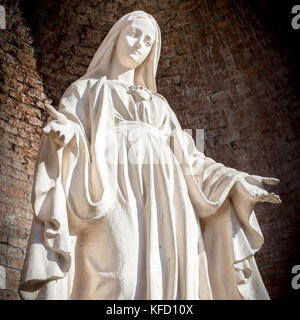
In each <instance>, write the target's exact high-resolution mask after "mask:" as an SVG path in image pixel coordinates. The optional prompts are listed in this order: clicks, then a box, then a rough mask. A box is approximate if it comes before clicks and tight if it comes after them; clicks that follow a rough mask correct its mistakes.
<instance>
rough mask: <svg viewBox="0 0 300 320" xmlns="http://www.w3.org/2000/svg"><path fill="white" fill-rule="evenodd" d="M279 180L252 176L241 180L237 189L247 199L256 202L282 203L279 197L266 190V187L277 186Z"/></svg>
mask: <svg viewBox="0 0 300 320" xmlns="http://www.w3.org/2000/svg"><path fill="white" fill-rule="evenodd" d="M278 182H279V179H276V178H268V177H261V176H256V175H250V176H247V177H245V178H244V179H240V180H239V181H238V182H237V184H236V187H237V189H238V190H239V191H240V192H241V193H243V194H244V195H245V196H246V197H248V198H250V199H251V200H253V201H254V202H271V203H281V200H280V198H279V196H278V195H276V194H275V193H273V192H268V191H267V190H265V189H264V185H276V184H277V183H278Z"/></svg>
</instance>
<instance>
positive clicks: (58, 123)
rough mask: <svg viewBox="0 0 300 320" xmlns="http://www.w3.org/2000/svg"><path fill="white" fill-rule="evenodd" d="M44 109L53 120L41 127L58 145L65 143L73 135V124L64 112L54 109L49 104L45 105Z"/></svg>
mask: <svg viewBox="0 0 300 320" xmlns="http://www.w3.org/2000/svg"><path fill="white" fill-rule="evenodd" d="M46 110H47V112H48V113H49V115H50V116H52V118H53V120H51V121H50V122H49V123H48V124H47V125H46V126H45V127H44V128H43V132H44V133H45V134H46V135H48V136H50V137H52V138H53V139H54V141H55V142H56V143H57V144H58V145H60V146H65V145H67V144H68V143H69V142H70V141H71V139H72V138H73V136H74V128H73V126H72V125H71V124H70V121H69V120H68V119H67V117H66V116H65V115H64V114H62V113H60V112H58V111H57V110H55V109H54V108H53V107H52V106H51V105H46Z"/></svg>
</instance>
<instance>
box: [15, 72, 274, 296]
mask: <svg viewBox="0 0 300 320" xmlns="http://www.w3.org/2000/svg"><path fill="white" fill-rule="evenodd" d="M139 92H140V94H139ZM139 92H138V91H136V92H134V91H133V92H131V91H130V88H128V85H127V84H125V83H122V82H119V81H115V80H107V79H106V78H102V79H89V80H81V79H79V80H78V81H76V82H75V83H73V84H72V85H71V86H70V87H69V88H68V89H67V91H66V92H65V94H64V95H63V97H62V98H61V100H60V107H59V112H61V113H63V114H64V115H65V116H66V117H67V118H68V120H69V121H70V123H71V124H72V127H73V129H74V131H75V135H74V137H73V139H72V140H71V141H70V143H68V144H67V145H65V146H64V147H58V146H57V145H56V144H55V142H54V141H53V140H52V138H51V137H49V136H46V135H43V136H42V141H41V147H40V152H39V159H38V162H37V166H36V173H35V180H34V186H33V190H32V203H33V209H34V219H33V224H32V230H31V234H30V239H29V243H28V248H27V252H26V259H25V263H24V268H23V273H22V279H21V286H20V294H21V296H22V298H24V299H268V298H269V296H268V293H267V291H266V289H265V287H264V285H263V282H262V279H261V277H260V274H259V272H258V269H257V266H256V263H255V259H254V254H255V252H257V251H258V250H259V249H260V248H261V246H262V244H263V236H262V233H261V231H260V228H259V225H258V222H257V220H256V217H255V213H254V211H253V207H254V203H253V202H251V201H250V200H249V199H247V198H246V197H245V196H243V195H242V194H240V193H239V192H238V191H237V190H236V189H235V188H234V185H235V183H236V181H237V180H238V179H242V178H245V177H246V176H247V175H248V174H247V173H244V172H239V171H237V170H235V169H232V168H228V167H225V166H224V165H222V164H220V163H216V162H215V161H214V160H212V159H211V158H208V157H206V156H205V155H204V154H203V153H201V152H200V151H198V150H197V148H196V146H195V143H194V141H193V139H192V137H191V136H190V135H189V134H187V133H186V132H185V131H183V130H182V128H181V126H180V124H179V122H178V120H177V118H176V116H175V113H174V112H173V111H172V109H171V108H170V106H169V105H168V103H167V101H166V99H165V98H164V97H162V96H161V95H159V94H157V93H154V92H150V91H149V90H139ZM147 95H148V96H147ZM50 121H51V119H50ZM52 121H54V120H53V119H52Z"/></svg>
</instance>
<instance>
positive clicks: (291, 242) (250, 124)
mask: <svg viewBox="0 0 300 320" xmlns="http://www.w3.org/2000/svg"><path fill="white" fill-rule="evenodd" d="M33 3H35V5H34V6H33V7H30V6H29V1H21V0H17V1H11V0H6V1H4V6H5V7H6V12H7V29H6V30H0V33H1V37H0V43H1V46H0V104H1V107H0V135H1V139H0V179H1V183H0V264H1V265H3V266H4V267H5V268H6V276H7V280H6V289H5V290H0V299H18V298H19V297H18V294H17V287H18V281H19V278H20V271H21V268H22V263H23V259H24V254H25V250H26V243H27V239H28V236H29V231H30V224H31V216H32V209H31V204H30V190H31V186H32V181H33V173H34V163H35V160H36V157H37V151H38V145H39V141H40V136H41V128H42V127H43V125H44V124H45V121H46V118H47V115H46V112H45V103H49V102H51V100H53V104H54V105H57V104H58V101H59V98H60V97H61V95H62V93H63V92H64V90H65V89H66V88H67V87H68V86H69V85H70V84H71V83H72V82H73V81H75V80H76V79H77V78H78V77H80V76H82V75H83V74H84V72H85V71H86V69H87V66H88V64H89V62H90V60H91V58H92V57H93V55H94V53H95V51H96V50H97V48H98V46H99V44H100V43H101V41H102V40H103V39H104V37H105V35H106V34H107V32H108V31H109V29H110V28H111V26H112V25H113V23H114V22H115V21H116V20H117V19H118V18H120V17H121V16H123V15H124V14H126V13H128V12H130V11H133V10H138V9H141V10H144V11H147V12H149V13H151V14H153V16H154V17H155V18H156V19H157V21H158V23H159V25H160V26H161V31H162V53H161V59H160V63H159V69H158V75H157V80H158V90H159V92H160V93H161V94H163V95H164V96H165V97H166V98H167V99H168V101H169V103H170V105H171V107H172V108H173V109H174V110H175V112H176V114H177V116H178V118H179V120H180V122H181V124H182V126H183V127H184V128H192V129H196V128H202V129H204V130H205V152H206V154H207V155H208V156H211V157H212V158H214V159H215V160H217V161H219V162H222V163H224V164H225V165H227V166H231V167H235V168H236V169H239V170H242V171H246V172H249V173H253V174H258V175H266V176H275V177H278V178H279V179H280V180H281V184H280V185H278V186H276V187H272V188H271V189H272V190H273V191H274V192H277V193H279V194H280V195H281V197H282V200H283V203H282V205H280V206H276V205H271V204H269V205H267V204H259V205H257V208H256V212H257V216H258V220H259V222H260V225H261V229H262V231H263V234H264V236H265V245H264V247H263V249H262V250H261V251H260V252H259V253H258V254H257V263H258V265H259V268H260V270H261V273H262V277H263V279H264V281H265V284H266V286H267V289H268V291H269V293H270V295H271V297H272V298H285V297H289V296H290V295H291V294H292V293H293V290H292V289H291V285H290V281H291V268H292V266H293V265H295V264H300V257H299V249H298V248H299V229H300V224H299V214H298V211H299V210H298V211H297V208H298V201H299V195H300V179H299V168H300V165H299V158H300V148H299V130H298V127H299V116H300V112H299V110H300V109H299V96H298V94H297V85H296V84H297V77H298V75H297V74H296V72H295V71H296V66H297V61H296V59H295V55H294V53H293V50H292V49H291V45H290V43H288V41H287V39H286V30H285V26H284V21H281V20H280V19H278V15H277V16H276V15H274V14H275V11H274V10H275V9H274V8H275V7H276V6H275V4H274V3H273V2H272V5H271V1H270V0H264V1H247V0H200V1H196V0H190V1H188V0H183V1H178V0H172V1H158V0H151V1H149V0H142V1H121V0H113V1H98V0H81V1H79V0H75V1H69V0H64V1H52V0H47V1H46V0H45V1H44V0H41V1H35V2H33ZM277 9H278V8H277ZM289 13H290V9H289V8H288V11H286V12H282V14H286V15H287V14H289ZM274 17H275V18H274ZM276 19H277V20H276ZM299 32H300V31H299ZM297 58H299V55H298V56H297Z"/></svg>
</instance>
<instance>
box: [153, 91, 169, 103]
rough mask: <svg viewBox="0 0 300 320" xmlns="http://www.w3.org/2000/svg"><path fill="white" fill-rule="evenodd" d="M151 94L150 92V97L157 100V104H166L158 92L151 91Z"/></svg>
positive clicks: (165, 100)
mask: <svg viewBox="0 0 300 320" xmlns="http://www.w3.org/2000/svg"><path fill="white" fill-rule="evenodd" d="M151 92H152V95H153V96H154V97H155V99H156V100H158V102H163V103H166V104H168V101H167V99H166V98H165V97H164V96H163V95H161V94H160V93H158V92H154V91H151Z"/></svg>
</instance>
